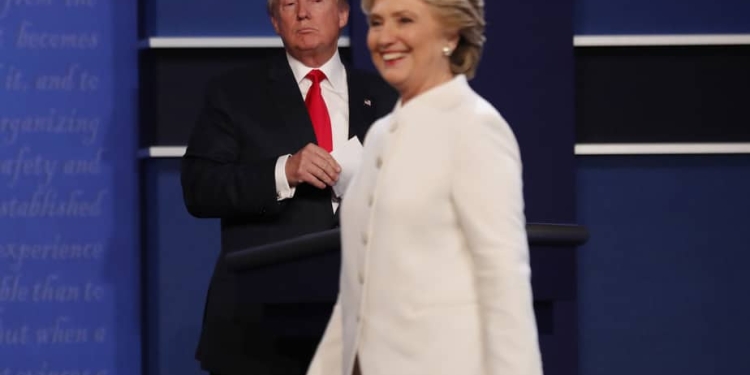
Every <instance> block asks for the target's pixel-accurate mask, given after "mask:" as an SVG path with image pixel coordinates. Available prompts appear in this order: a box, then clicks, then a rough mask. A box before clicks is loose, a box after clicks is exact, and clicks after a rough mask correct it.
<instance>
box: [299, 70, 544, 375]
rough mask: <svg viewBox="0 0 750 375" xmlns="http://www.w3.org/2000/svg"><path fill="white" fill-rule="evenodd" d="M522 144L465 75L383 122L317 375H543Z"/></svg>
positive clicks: (373, 133) (370, 147) (351, 198)
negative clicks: (355, 373)
mask: <svg viewBox="0 0 750 375" xmlns="http://www.w3.org/2000/svg"><path fill="white" fill-rule="evenodd" d="M522 185H523V184H522V168H521V160H520V154H519V150H518V145H517V143H516V139H515V137H514V135H513V132H512V130H511V129H510V127H509V126H508V124H507V123H506V122H505V120H504V119H503V118H502V117H501V115H500V114H499V113H498V112H497V111H496V110H495V109H494V108H493V107H492V105H490V104H489V103H488V102H486V101H485V100H484V99H482V98H481V97H480V96H479V95H477V94H476V93H475V92H474V91H473V90H472V89H471V87H470V86H469V85H468V83H467V81H466V77H465V76H463V75H458V76H456V77H455V78H454V79H453V80H451V81H450V82H447V83H445V84H442V85H440V86H438V87H435V88H433V89H431V90H429V91H427V92H425V93H423V94H421V95H419V96H418V97H415V98H413V99H412V100H411V101H409V102H408V103H407V104H406V105H404V106H401V102H399V103H398V104H397V106H396V108H395V109H394V111H393V112H392V113H391V114H390V115H388V116H386V117H384V118H382V119H380V120H378V121H377V122H376V123H375V124H374V125H373V126H372V128H371V129H370V131H369V132H368V135H367V138H366V142H365V149H364V155H363V160H362V165H361V166H360V170H359V172H358V173H357V175H356V176H355V177H354V179H353V180H352V182H351V184H350V186H349V188H348V189H347V191H346V194H345V195H344V197H345V198H344V200H343V202H342V206H341V210H342V211H341V232H342V269H341V280H340V281H341V284H340V291H339V298H338V302H337V303H336V307H335V308H334V311H333V314H332V317H331V320H330V322H329V324H328V327H327V328H326V332H325V334H324V336H323V339H322V341H321V343H320V344H319V346H318V349H317V352H316V354H315V357H314V358H313V361H312V363H311V365H310V368H309V369H308V375H342V374H346V375H349V374H351V373H352V368H353V364H354V360H355V356H357V357H358V358H359V364H360V368H361V370H362V374H363V375H539V374H541V373H542V364H541V358H540V353H539V347H538V341H537V331H536V322H535V319H534V311H533V306H532V291H531V283H530V282H531V280H530V276H531V272H530V267H529V252H528V245H527V239H526V230H525V224H526V220H525V216H524V200H523V188H522Z"/></svg>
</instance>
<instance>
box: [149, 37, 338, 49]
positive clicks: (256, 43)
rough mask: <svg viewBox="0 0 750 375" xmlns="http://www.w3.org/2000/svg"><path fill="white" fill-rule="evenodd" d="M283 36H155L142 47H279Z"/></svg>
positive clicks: (281, 45)
mask: <svg viewBox="0 0 750 375" xmlns="http://www.w3.org/2000/svg"><path fill="white" fill-rule="evenodd" d="M349 43H350V42H349V37H341V38H340V39H339V47H348V46H349ZM283 46H284V45H283V44H282V42H281V38H279V37H275V36H269V37H219V38H212V37H184V38H183V37H153V38H149V39H147V40H145V41H142V42H141V48H278V47H283Z"/></svg>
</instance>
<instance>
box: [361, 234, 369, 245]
mask: <svg viewBox="0 0 750 375" xmlns="http://www.w3.org/2000/svg"><path fill="white" fill-rule="evenodd" d="M367 241H368V238H367V233H362V244H363V245H367Z"/></svg>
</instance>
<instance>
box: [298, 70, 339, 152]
mask: <svg viewBox="0 0 750 375" xmlns="http://www.w3.org/2000/svg"><path fill="white" fill-rule="evenodd" d="M305 78H307V79H309V80H311V81H312V86H310V90H309V91H307V97H305V105H307V112H308V113H309V114H310V120H311V121H312V124H313V129H314V130H315V136H316V137H317V138H318V146H320V147H321V148H323V149H324V150H326V151H328V152H331V151H332V150H333V135H332V134H331V117H330V116H328V108H326V102H325V101H324V100H323V94H322V93H321V91H320V81H322V80H324V79H325V78H326V74H325V73H323V72H321V71H320V70H318V69H313V70H311V71H310V73H307V76H305Z"/></svg>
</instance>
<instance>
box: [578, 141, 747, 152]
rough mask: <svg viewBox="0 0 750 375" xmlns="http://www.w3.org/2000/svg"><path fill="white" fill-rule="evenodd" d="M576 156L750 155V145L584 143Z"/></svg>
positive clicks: (579, 147)
mask: <svg viewBox="0 0 750 375" xmlns="http://www.w3.org/2000/svg"><path fill="white" fill-rule="evenodd" d="M575 154H576V155H680V154H685V155H697V154H750V143H614V144H606V143H583V144H577V145H576V146H575Z"/></svg>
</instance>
